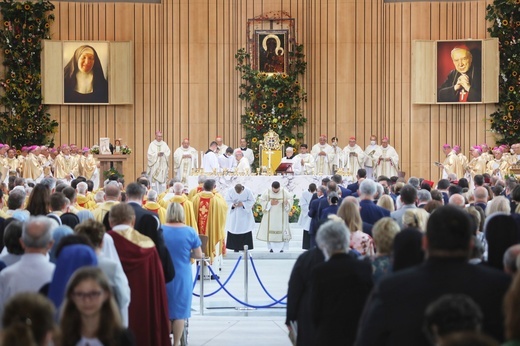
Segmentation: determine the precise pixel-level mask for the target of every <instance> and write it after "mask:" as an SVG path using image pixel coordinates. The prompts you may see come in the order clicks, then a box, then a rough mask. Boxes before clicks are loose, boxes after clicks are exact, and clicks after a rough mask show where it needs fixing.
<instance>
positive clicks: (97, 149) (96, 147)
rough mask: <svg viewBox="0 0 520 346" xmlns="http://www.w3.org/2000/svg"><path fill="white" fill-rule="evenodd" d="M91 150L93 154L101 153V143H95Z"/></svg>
mask: <svg viewBox="0 0 520 346" xmlns="http://www.w3.org/2000/svg"><path fill="white" fill-rule="evenodd" d="M90 152H91V153H92V154H96V155H99V145H97V144H95V145H93V146H92V148H90Z"/></svg>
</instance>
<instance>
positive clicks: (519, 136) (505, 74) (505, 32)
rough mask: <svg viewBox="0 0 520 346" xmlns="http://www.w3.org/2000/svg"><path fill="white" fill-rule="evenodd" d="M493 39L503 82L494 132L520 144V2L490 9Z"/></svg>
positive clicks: (501, 1) (504, 0)
mask: <svg viewBox="0 0 520 346" xmlns="http://www.w3.org/2000/svg"><path fill="white" fill-rule="evenodd" d="M486 19H487V20H488V21H490V22H492V26H491V27H489V28H488V31H489V33H490V34H491V36H492V37H497V38H498V39H499V42H500V43H499V51H500V82H499V97H500V99H499V106H498V110H497V111H496V112H494V113H493V114H491V115H490V117H491V119H490V122H491V130H492V131H494V132H496V133H498V134H499V135H501V137H502V138H500V139H498V142H500V143H518V142H520V132H519V131H518V130H519V128H520V36H519V35H518V33H519V32H520V0H495V1H494V2H493V5H488V6H487V15H486Z"/></svg>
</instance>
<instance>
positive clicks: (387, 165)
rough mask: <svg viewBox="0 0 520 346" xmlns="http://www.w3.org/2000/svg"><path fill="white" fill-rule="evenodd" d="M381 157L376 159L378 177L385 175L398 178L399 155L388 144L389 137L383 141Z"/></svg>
mask: <svg viewBox="0 0 520 346" xmlns="http://www.w3.org/2000/svg"><path fill="white" fill-rule="evenodd" d="M380 154H381V155H380V156H379V157H377V158H376V162H377V167H376V173H377V176H378V177H379V176H381V175H384V176H386V177H394V176H397V172H398V167H399V155H398V154H397V151H396V150H395V149H394V147H392V146H391V145H389V144H388V137H384V138H383V140H382V141H381V151H380Z"/></svg>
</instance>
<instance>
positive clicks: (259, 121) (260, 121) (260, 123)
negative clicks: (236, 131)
mask: <svg viewBox="0 0 520 346" xmlns="http://www.w3.org/2000/svg"><path fill="white" fill-rule="evenodd" d="M256 123H257V124H258V125H262V124H263V123H264V121H263V120H262V119H258V121H257V122H256Z"/></svg>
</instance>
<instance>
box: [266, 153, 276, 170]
mask: <svg viewBox="0 0 520 346" xmlns="http://www.w3.org/2000/svg"><path fill="white" fill-rule="evenodd" d="M265 153H266V155H267V168H268V169H269V170H271V156H272V155H273V154H274V152H273V151H272V150H271V148H269V150H267V151H266V152H265Z"/></svg>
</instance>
